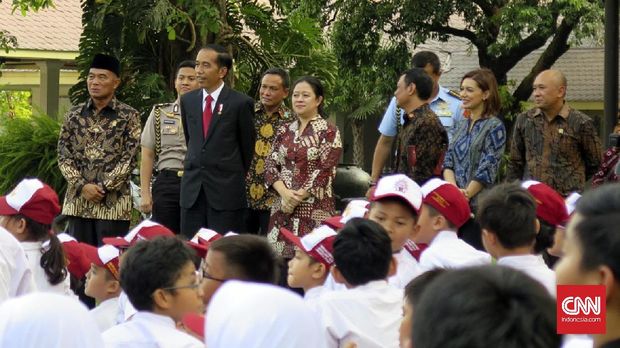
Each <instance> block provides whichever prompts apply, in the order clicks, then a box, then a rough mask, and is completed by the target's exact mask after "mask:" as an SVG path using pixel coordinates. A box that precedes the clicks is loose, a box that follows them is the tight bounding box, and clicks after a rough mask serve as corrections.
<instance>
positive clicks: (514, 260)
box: [497, 254, 546, 268]
mask: <svg viewBox="0 0 620 348" xmlns="http://www.w3.org/2000/svg"><path fill="white" fill-rule="evenodd" d="M497 264H498V265H503V266H513V267H514V266H519V267H520V268H523V267H529V266H539V265H541V264H544V265H545V267H546V264H545V263H544V261H543V260H542V258H541V257H539V256H538V255H533V254H529V255H508V256H502V257H500V258H499V259H497Z"/></svg>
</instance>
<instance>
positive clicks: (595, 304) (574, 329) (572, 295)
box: [557, 285, 606, 334]
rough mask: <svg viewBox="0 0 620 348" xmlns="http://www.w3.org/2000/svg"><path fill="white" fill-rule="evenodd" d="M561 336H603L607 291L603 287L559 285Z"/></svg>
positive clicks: (558, 310)
mask: <svg viewBox="0 0 620 348" xmlns="http://www.w3.org/2000/svg"><path fill="white" fill-rule="evenodd" d="M557 295H558V297H557V301H558V302H557V326H558V333H559V334H603V333H605V330H606V325H605V310H606V307H605V299H606V291H605V286H603V285H558V288H557Z"/></svg>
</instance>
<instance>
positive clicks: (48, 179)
mask: <svg viewBox="0 0 620 348" xmlns="http://www.w3.org/2000/svg"><path fill="white" fill-rule="evenodd" d="M59 132H60V123H59V122H58V121H57V120H55V119H53V118H51V117H49V116H47V115H42V114H41V115H39V114H34V115H33V114H32V113H24V114H19V115H16V116H14V117H10V116H8V115H6V114H0V177H1V178H2V180H0V192H2V193H5V192H8V191H9V190H10V189H11V188H13V187H14V186H15V185H17V183H18V182H19V181H20V180H22V179H23V178H25V177H37V178H39V179H41V180H42V181H44V182H45V183H47V184H49V185H50V186H52V187H53V188H54V189H55V190H56V192H57V193H58V195H59V196H60V197H62V196H63V195H64V192H65V190H66V186H67V183H66V181H65V179H64V177H63V176H62V174H61V173H60V170H59V169H58V159H57V154H56V146H57V142H58V133H59Z"/></svg>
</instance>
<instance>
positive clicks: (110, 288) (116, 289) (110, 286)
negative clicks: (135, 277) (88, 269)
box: [106, 280, 121, 294]
mask: <svg viewBox="0 0 620 348" xmlns="http://www.w3.org/2000/svg"><path fill="white" fill-rule="evenodd" d="M106 292H107V293H108V294H116V293H120V292H121V282H119V281H118V280H112V281H109V282H107V283H106Z"/></svg>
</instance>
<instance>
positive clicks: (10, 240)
mask: <svg viewBox="0 0 620 348" xmlns="http://www.w3.org/2000/svg"><path fill="white" fill-rule="evenodd" d="M35 289H36V288H35V285H34V280H33V278H32V271H31V270H30V266H29V264H28V259H26V253H25V252H24V249H23V248H22V247H21V245H19V242H18V241H17V239H15V237H13V235H12V234H11V233H10V232H9V231H7V230H6V229H4V228H3V227H0V303H2V302H3V301H5V300H7V299H9V298H11V297H17V296H20V295H24V294H27V293H29V292H32V291H34V290H35Z"/></svg>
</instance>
